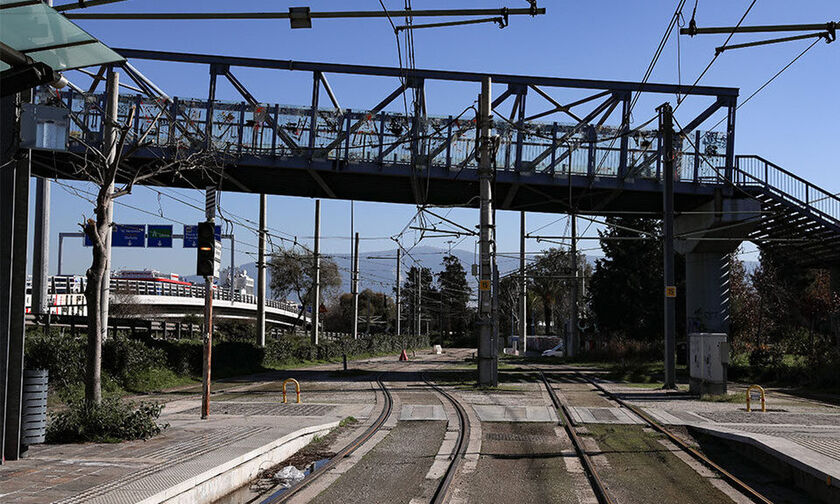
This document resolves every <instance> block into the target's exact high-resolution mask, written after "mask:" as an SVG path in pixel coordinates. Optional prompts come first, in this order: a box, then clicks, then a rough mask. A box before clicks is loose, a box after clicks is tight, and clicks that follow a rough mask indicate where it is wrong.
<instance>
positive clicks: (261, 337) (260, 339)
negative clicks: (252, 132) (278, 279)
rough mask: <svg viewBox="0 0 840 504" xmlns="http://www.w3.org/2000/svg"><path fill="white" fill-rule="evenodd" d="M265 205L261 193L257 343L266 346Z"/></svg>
mask: <svg viewBox="0 0 840 504" xmlns="http://www.w3.org/2000/svg"><path fill="white" fill-rule="evenodd" d="M265 206H266V196H265V194H260V238H259V251H258V252H257V345H259V346H261V347H262V346H265V235H266V234H267V233H266V229H265V210H266V209H265Z"/></svg>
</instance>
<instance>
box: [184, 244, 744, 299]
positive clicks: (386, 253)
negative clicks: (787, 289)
mask: <svg viewBox="0 0 840 504" xmlns="http://www.w3.org/2000/svg"><path fill="white" fill-rule="evenodd" d="M409 253H410V257H409V256H407V255H406V254H403V261H402V263H403V269H402V272H401V276H402V281H403V282H405V279H406V275H407V273H408V269H409V268H411V265H412V264H414V261H417V262H419V263H420V264H421V265H422V266H423V267H424V268H429V269H430V270H432V273H439V272H440V271H441V270H442V269H443V265H442V261H443V257H444V256H445V255H447V254H449V251H448V250H447V249H443V248H439V247H431V246H418V247H414V248H412V249H411V250H410V251H409ZM451 253H452V255H454V256H455V257H457V258H458V260H459V261H461V265H462V266H463V267H464V270H465V271H466V272H467V278H468V281H469V278H470V277H471V276H472V272H471V269H472V264H473V263H474V262H476V261H477V259H476V258H475V254H474V252H472V251H469V250H464V249H452V252H451ZM396 255H397V252H396V250H395V249H391V250H377V251H373V252H363V253H362V254H361V255H360V257H359V290H365V289H372V290H374V291H377V292H387V293H389V294H390V293H391V291H392V289H393V288H394V281H395V279H396V274H397V272H396V270H397V265H396ZM324 256H325V257H329V258H331V259H332V260H334V261H335V262H336V264H337V265H338V270H339V272H340V273H341V288H340V291H341V292H350V273H351V269H352V265H351V263H350V260H351V259H350V254H325V255H324ZM371 257H387V258H392V259H371ZM529 257H531V256H529ZM596 259H598V257H593V256H586V261H587V262H588V263H590V264H591V265H592V266H593V267H594V266H595V260H596ZM497 262H498V267H499V272H500V273H501V274H502V275H504V274H506V273H508V272H510V271H514V270H516V269H517V268H518V267H519V258H518V257H511V256H500V257H499V258H498V261H497ZM757 266H758V262H757V261H744V267H745V269H746V270H747V273H751V272H752V271H753V269H755V268H756V267H757ZM237 268H238V269H240V270H241V269H244V270H245V272H246V273H247V274H248V276H249V277H251V278H253V279H255V280H256V278H257V264H256V263H255V262H249V263H245V264H241V265H239V266H238V267H237ZM186 279H187V280H188V281H191V282H201V281H203V280H201V278H199V277H197V276H188V277H186ZM266 284H267V285H268V286H269V287H267V290H268V291H269V292H268V293H267V295H268V296H269V297H270V296H271V292H270V290H271V288H270V286H271V270H270V269H268V270H266Z"/></svg>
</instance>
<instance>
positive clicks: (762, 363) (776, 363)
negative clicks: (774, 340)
mask: <svg viewBox="0 0 840 504" xmlns="http://www.w3.org/2000/svg"><path fill="white" fill-rule="evenodd" d="M784 357H785V355H784V352H782V349H781V347H778V346H775V345H761V346H759V347H757V348H756V349H754V350H753V351H752V352H750V358H749V360H750V367H753V368H758V369H762V370H767V369H778V368H780V367H781V366H782V364H783V360H784Z"/></svg>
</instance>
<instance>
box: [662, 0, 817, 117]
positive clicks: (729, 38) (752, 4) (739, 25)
mask: <svg viewBox="0 0 840 504" xmlns="http://www.w3.org/2000/svg"><path fill="white" fill-rule="evenodd" d="M757 1H758V0H752V2H750V5H749V7H747V10H746V11H745V12H744V15H743V16H741V19H739V20H738V24H736V25H735V28H733V29H732V32H730V33H729V36H728V37H726V41H725V42H724V43H723V45H722V46H721V47H726V45H727V44H729V41H730V40H731V39H732V36H733V35H735V32H736V31H737V30H738V28H740V27H741V23H743V22H744V20H745V19H746V18H747V15H748V14H749V13H750V11H751V10H752V8H753V6H754V5H755V3H756V2H757ZM695 11H696V6H695ZM693 19H694V15H692V20H693ZM818 40H819V39H818ZM721 54H722V51H715V55H714V56H712V60H711V61H709V64H708V65H706V68H704V69H703V71H702V72H700V75H698V76H697V79H695V80H694V84H692V85H691V87H690V88H689V89H688V92H686V93H684V94H686V95H689V94H691V92H692V91H693V90H694V88H695V87H697V83H698V82H700V79H702V78H703V76H704V75H706V72H708V71H709V69H710V68H712V65H714V64H715V61H717V59H718V56H720V55H721ZM682 104H683V102H678V103H677V105H676V107H674V110H673V112H676V111H677V109H678V108H680V105H682Z"/></svg>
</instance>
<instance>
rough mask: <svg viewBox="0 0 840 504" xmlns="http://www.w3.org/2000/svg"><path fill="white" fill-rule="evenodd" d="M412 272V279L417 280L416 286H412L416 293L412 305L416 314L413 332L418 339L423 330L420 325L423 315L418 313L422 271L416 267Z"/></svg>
mask: <svg viewBox="0 0 840 504" xmlns="http://www.w3.org/2000/svg"><path fill="white" fill-rule="evenodd" d="M414 271H416V273H415V275H414V279H415V280H417V285H415V286H414V290H415V291H416V296H417V302H416V303H414V305H415V306H414V309H415V311H416V312H417V320H416V321H415V325H416V329H415V331H414V335H415V336H417V337H419V336H420V332H421V331H422V329H423V326H422V325H421V324H422V320H423V315H422V314H421V312H420V306H421V303H422V302H423V289H422V288H421V287H420V284H421V283H423V271H422V270H421V269H420V266H419V265H418V266H417V269H416V270H414Z"/></svg>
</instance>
